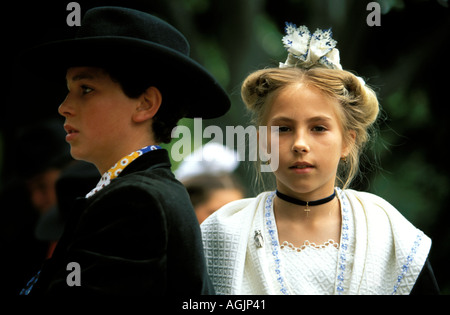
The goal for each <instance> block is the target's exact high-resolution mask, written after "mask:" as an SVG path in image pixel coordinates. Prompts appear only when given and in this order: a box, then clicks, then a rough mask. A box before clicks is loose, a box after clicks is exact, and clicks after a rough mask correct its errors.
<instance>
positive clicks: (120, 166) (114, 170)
mask: <svg viewBox="0 0 450 315" xmlns="http://www.w3.org/2000/svg"><path fill="white" fill-rule="evenodd" d="M159 149H161V147H160V146H158V145H149V146H146V147H144V148H142V149H140V150H137V151H135V152H133V153H131V154H129V155H127V156H125V157H123V158H122V159H120V160H119V162H117V163H116V164H115V165H114V166H113V167H111V168H110V169H109V170H108V171H107V172H105V173H104V174H103V176H102V178H101V179H100V181H99V182H98V184H97V186H95V188H94V189H92V190H91V191H90V192H89V193H88V194H87V195H86V198H89V197H92V196H93V195H95V194H96V193H97V192H99V191H100V190H102V189H103V188H105V187H106V186H108V185H109V184H110V183H111V181H112V180H113V179H114V178H116V177H118V176H119V175H120V173H121V172H122V171H123V170H124V169H125V167H127V165H128V164H130V163H131V162H133V161H134V160H135V159H137V158H138V157H140V156H141V155H143V154H145V153H147V152H150V151H153V150H159Z"/></svg>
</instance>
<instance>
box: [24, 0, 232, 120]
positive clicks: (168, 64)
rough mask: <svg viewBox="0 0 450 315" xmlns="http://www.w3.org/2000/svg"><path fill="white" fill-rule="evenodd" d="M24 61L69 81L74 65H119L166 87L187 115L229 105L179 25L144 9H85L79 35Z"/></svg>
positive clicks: (211, 113)
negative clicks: (191, 52)
mask: <svg viewBox="0 0 450 315" xmlns="http://www.w3.org/2000/svg"><path fill="white" fill-rule="evenodd" d="M21 60H22V63H23V64H24V65H25V67H27V68H29V69H30V70H31V71H32V72H34V73H37V74H39V76H44V77H46V78H48V79H51V80H56V79H64V78H65V75H66V71H67V69H68V68H70V67H74V66H104V65H108V66H109V67H115V66H116V65H117V66H120V67H121V68H127V69H132V71H130V73H133V71H134V73H136V75H139V76H140V77H142V76H143V75H148V76H150V77H153V78H154V79H155V81H156V82H157V83H158V85H160V86H157V87H160V88H161V86H162V87H164V89H163V90H165V91H168V92H166V93H165V95H164V93H163V104H164V99H165V98H167V99H169V100H170V106H175V105H176V106H183V107H185V108H186V110H187V114H186V117H191V118H192V117H203V118H215V117H219V116H221V115H223V114H225V113H226V112H227V111H228V109H229V108H230V100H229V98H228V96H227V94H226V92H225V91H224V90H223V89H222V87H221V86H220V85H219V83H218V82H217V81H216V80H215V79H214V78H213V77H212V75H211V74H210V73H209V72H208V71H207V70H206V69H205V68H203V67H202V66H201V65H200V64H199V63H197V62H196V61H194V60H193V59H192V58H190V57H189V43H188V41H187V40H186V38H185V37H184V36H183V34H181V33H180V32H179V31H178V30H177V29H175V28H174V27H173V26H171V25H170V24H168V23H166V22H165V21H163V20H161V19H159V18H157V17H155V16H153V15H151V14H148V13H145V12H141V11H137V10H134V9H128V8H121V7H98V8H93V9H91V10H89V11H87V12H86V14H85V15H84V17H83V19H82V21H81V26H79V30H78V32H77V35H76V36H75V38H74V39H68V40H61V41H55V42H50V43H46V44H43V45H40V46H37V47H34V48H32V49H30V50H28V51H26V52H25V53H24V54H23V55H22V58H21Z"/></svg>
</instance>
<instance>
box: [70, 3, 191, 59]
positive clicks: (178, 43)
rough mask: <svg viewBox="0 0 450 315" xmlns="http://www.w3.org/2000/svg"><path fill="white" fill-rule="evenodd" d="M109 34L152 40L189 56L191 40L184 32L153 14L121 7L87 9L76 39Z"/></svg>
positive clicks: (107, 35)
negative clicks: (187, 38) (188, 39)
mask: <svg viewBox="0 0 450 315" xmlns="http://www.w3.org/2000/svg"><path fill="white" fill-rule="evenodd" d="M109 36H111V37H126V38H129V39H135V40H140V41H147V42H152V43H155V44H159V45H161V46H164V47H166V48H171V49H174V50H176V51H178V52H180V53H182V54H184V55H186V56H189V43H188V41H187V40H186V38H185V37H184V36H183V34H181V33H180V32H179V31H178V30H177V29H176V28H174V27H173V26H171V25H170V24H168V23H166V22H165V21H163V20H161V19H159V18H157V17H155V16H153V15H150V14H148V13H145V12H141V11H137V10H133V9H128V8H119V7H99V8H93V9H91V10H89V11H87V12H86V14H85V15H84V17H83V20H82V21H81V27H80V28H79V30H78V33H77V36H76V38H90V37H109Z"/></svg>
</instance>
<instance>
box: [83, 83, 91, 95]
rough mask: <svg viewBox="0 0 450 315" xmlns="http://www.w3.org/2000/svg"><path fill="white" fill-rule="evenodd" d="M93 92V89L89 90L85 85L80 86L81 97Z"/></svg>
mask: <svg viewBox="0 0 450 315" xmlns="http://www.w3.org/2000/svg"><path fill="white" fill-rule="evenodd" d="M93 90H94V89H92V88H90V87H88V86H86V85H82V86H81V91H82V93H83V95H85V94H88V93H91V92H92V91H93Z"/></svg>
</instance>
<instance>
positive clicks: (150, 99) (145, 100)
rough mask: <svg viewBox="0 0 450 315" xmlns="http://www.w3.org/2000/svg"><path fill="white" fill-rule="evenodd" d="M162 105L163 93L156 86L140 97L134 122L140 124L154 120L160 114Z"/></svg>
mask: <svg viewBox="0 0 450 315" xmlns="http://www.w3.org/2000/svg"><path fill="white" fill-rule="evenodd" d="M161 103H162V95H161V92H160V91H159V90H158V89H157V88H156V87H154V86H151V87H149V88H147V89H146V90H145V91H144V93H142V95H141V96H140V97H139V103H138V105H137V106H136V110H135V111H134V113H133V121H134V122H136V123H140V122H144V121H146V120H148V119H151V118H153V116H155V115H156V113H157V112H158V110H159V107H160V106H161Z"/></svg>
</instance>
